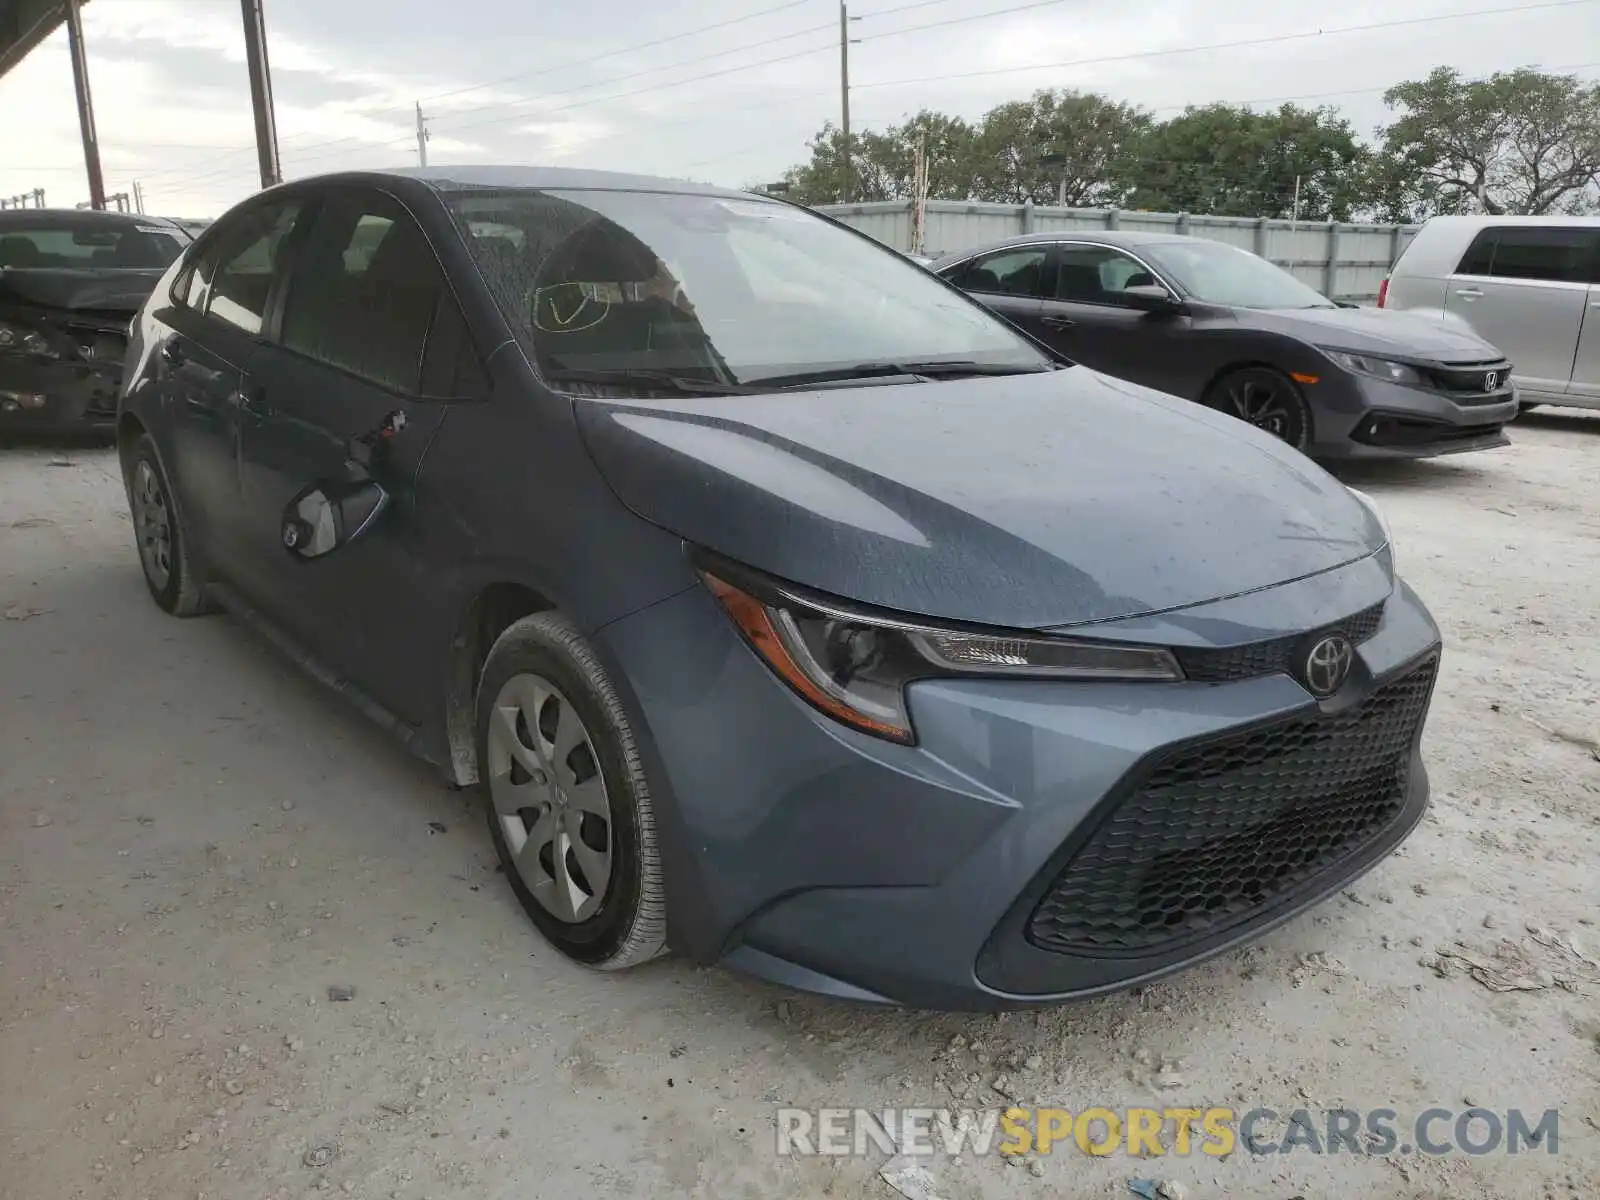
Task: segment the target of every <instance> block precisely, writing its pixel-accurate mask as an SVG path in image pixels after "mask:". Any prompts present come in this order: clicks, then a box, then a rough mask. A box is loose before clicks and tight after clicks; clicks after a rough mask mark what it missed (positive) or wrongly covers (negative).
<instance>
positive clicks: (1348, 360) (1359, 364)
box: [1323, 350, 1428, 385]
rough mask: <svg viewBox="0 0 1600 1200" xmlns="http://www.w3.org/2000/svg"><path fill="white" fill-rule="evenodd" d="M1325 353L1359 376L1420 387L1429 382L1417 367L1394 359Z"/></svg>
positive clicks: (1340, 351) (1332, 352)
mask: <svg viewBox="0 0 1600 1200" xmlns="http://www.w3.org/2000/svg"><path fill="white" fill-rule="evenodd" d="M1323 353H1324V354H1326V355H1327V356H1328V357H1329V358H1331V359H1333V361H1334V362H1336V363H1338V364H1339V365H1340V366H1341V367H1343V368H1344V369H1345V370H1346V371H1354V372H1355V373H1356V374H1357V375H1371V376H1372V377H1373V378H1375V379H1386V380H1388V381H1389V382H1390V383H1408V384H1412V385H1419V384H1426V383H1427V382H1428V381H1427V379H1426V378H1425V377H1424V376H1423V374H1422V372H1421V371H1419V370H1417V368H1416V367H1413V366H1408V365H1407V364H1406V363H1403V362H1395V361H1394V360H1393V359H1388V358H1373V357H1372V356H1371V355H1368V354H1349V353H1347V352H1345V351H1343V350H1324V351H1323Z"/></svg>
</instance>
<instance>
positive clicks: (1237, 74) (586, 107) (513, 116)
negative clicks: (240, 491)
mask: <svg viewBox="0 0 1600 1200" xmlns="http://www.w3.org/2000/svg"><path fill="white" fill-rule="evenodd" d="M265 9H266V19H267V30H268V37H269V42H270V56H271V63H272V71H273V85H274V89H275V92H276V100H277V115H278V135H279V141H280V145H281V151H282V156H283V165H284V173H285V175H286V176H288V177H291V178H293V177H298V176H302V175H310V174H316V173H318V172H322V171H329V170H337V169H343V168H349V167H376V166H386V165H396V164H406V163H414V162H415V161H416V138H415V110H414V108H413V105H414V103H415V102H417V101H419V100H420V101H421V102H422V104H423V108H424V111H425V113H426V114H427V116H428V118H429V123H430V128H431V132H432V140H431V141H430V143H429V155H430V161H431V162H434V163H450V162H488V161H495V162H536V163H556V164H571V165H581V166H590V167H599V168H609V169H625V170H633V171H640V172H646V173H653V174H666V175H675V176H686V177H690V178H695V179H704V180H711V181H715V182H720V183H728V184H734V185H744V184H749V183H752V182H757V181H763V180H767V179H772V178H776V177H777V176H778V174H779V173H780V172H781V171H782V170H783V169H784V168H785V167H786V166H788V165H790V164H792V163H794V162H797V161H800V160H802V159H803V158H804V157H805V154H806V148H805V144H806V141H807V139H808V138H809V137H811V136H812V135H813V134H814V133H815V132H816V131H817V130H818V129H819V128H820V127H821V125H822V124H823V122H824V121H826V120H830V119H831V120H834V121H837V120H838V116H839V50H838V16H839V9H838V4H837V0H790V2H788V3H781V2H780V0H700V2H699V3H691V2H690V0H650V2H649V3H645V2H643V0H583V2H579V0H547V2H546V3H540V4H535V3H530V2H527V0H444V2H442V3H441V2H424V0H265ZM1508 9H1509V10H1512V11H1503V10H1508ZM1488 10H1502V11H1488ZM850 12H851V16H852V18H854V19H853V20H852V22H851V26H850V29H851V36H852V38H854V39H859V41H858V42H857V44H855V45H852V47H851V64H850V74H851V84H852V88H851V113H852V119H853V122H854V124H855V126H856V127H857V128H858V129H859V128H863V127H865V128H874V127H882V126H885V125H889V124H893V123H895V122H897V121H899V120H901V119H903V118H904V117H905V116H906V115H908V114H910V113H914V112H916V111H917V110H918V109H919V108H922V107H924V106H926V107H932V108H937V109H941V110H943V111H946V112H952V113H957V114H960V115H963V116H967V117H976V116H978V115H980V114H981V113H982V112H983V111H984V110H985V109H987V108H988V107H990V106H992V105H994V104H996V103H999V102H1001V101H1004V100H1010V99H1016V98H1021V97H1025V96H1026V95H1028V94H1029V93H1030V92H1032V91H1033V90H1034V89H1036V88H1042V87H1076V88H1083V89H1092V90H1097V91H1102V92H1106V93H1108V94H1110V95H1112V96H1115V97H1118V98H1120V99H1124V100H1129V101H1132V102H1135V103H1138V104H1141V105H1143V106H1145V107H1147V108H1150V109H1153V110H1155V111H1157V113H1170V112H1172V111H1176V110H1178V109H1181V108H1182V107H1183V106H1184V105H1186V104H1201V103H1206V102H1210V101H1216V100H1225V101H1234V102H1244V101H1250V102H1262V103H1267V102H1271V103H1277V102H1281V101H1283V100H1288V99H1295V100H1299V101H1301V102H1303V103H1307V104H1333V105H1338V106H1339V107H1341V108H1342V109H1344V110H1345V112H1346V113H1347V114H1348V115H1349V116H1350V117H1351V118H1352V120H1354V122H1355V123H1356V125H1357V127H1358V128H1359V129H1361V130H1363V131H1366V130H1370V129H1371V127H1372V126H1374V125H1375V124H1377V123H1378V122H1379V121H1380V120H1381V119H1382V118H1383V116H1384V108H1383V103H1382V99H1381V93H1382V91H1383V89H1384V88H1385V87H1387V86H1388V85H1390V84H1391V83H1394V82H1396V81H1398V80H1400V79H1405V78H1413V77H1416V76H1420V75H1423V74H1425V73H1426V72H1427V71H1429V70H1430V69H1432V68H1433V67H1435V66H1438V65H1441V64H1445V65H1450V66H1454V67H1456V68H1458V69H1459V70H1461V71H1462V72H1463V73H1465V74H1467V75H1472V76H1476V75H1486V74H1489V73H1491V72H1493V71H1496V70H1504V69H1509V68H1512V67H1516V66H1521V65H1529V66H1538V67H1542V68H1544V69H1562V70H1569V71H1572V72H1573V73H1576V74H1579V75H1582V76H1584V77H1585V78H1594V77H1596V76H1597V75H1600V0H1581V2H1573V0H1567V2H1566V3H1563V4H1552V3H1549V2H1548V0H1545V2H1542V3H1541V2H1540V0H1531V2H1530V0H1408V2H1407V3H1395V2H1394V0H1353V2H1351V3H1346V4H1329V3H1327V2H1326V0H1316V2H1313V0H1140V2H1139V3H1118V2H1115V0H1053V2H1050V0H1047V2H1043V3H1041V2H1039V0H1033V2H1032V3H1028V2H1027V0H920V2H914V0H852V4H851V9H850ZM84 14H85V17H84V20H85V25H86V41H87V43H88V51H89V61H90V76H91V82H92V86H93V90H94V98H95V108H96V117H97V121H98V125H99V132H100V142H101V154H102V159H103V161H104V165H105V174H106V183H107V190H108V191H110V192H118V191H131V190H132V184H133V181H134V180H138V181H140V183H141V185H142V187H143V190H144V194H145V200H146V208H147V210H149V211H151V212H159V213H164V214H168V215H174V216H212V215H215V214H216V213H218V212H220V211H222V210H223V209H225V208H226V207H227V206H228V205H230V204H232V203H234V202H235V201H237V200H239V199H241V198H243V197H244V196H246V195H248V194H249V193H250V192H251V191H252V190H253V189H254V188H255V186H256V183H257V179H256V167H255V153H254V142H253V133H252V126H251V120H250V99H249V85H248V82H247V79H246V75H245V67H244V44H243V35H242V32H241V26H240V11H239V5H238V3H237V2H236V0H92V2H90V3H88V4H87V6H86V7H85V9H84ZM1457 14H1476V15H1457ZM1441 18H1442V19H1441ZM1400 21H1404V22H1407V23H1405V24H1395V22H1400ZM1371 25H1386V26H1388V27H1387V28H1377V29H1359V28H1353V27H1360V26H1371ZM1319 31H1320V32H1319ZM1251 43H1253V44H1251ZM36 187H42V188H44V189H45V190H46V196H47V202H49V203H50V204H52V205H62V206H66V205H71V204H75V203H77V202H78V201H80V200H83V199H86V198H87V195H88V192H87V187H86V185H85V183H84V181H83V162H82V154H81V151H80V149H79V141H78V127H77V116H76V110H75V108H74V105H73V93H72V73H71V68H70V64H69V61H68V57H67V47H66V37H65V31H60V32H58V33H57V34H56V35H55V36H53V37H52V38H51V39H49V40H48V41H47V42H45V43H43V44H42V45H41V46H39V48H38V49H36V50H35V51H34V52H33V54H32V55H31V56H30V57H29V58H28V59H27V60H26V61H24V62H23V64H22V65H21V66H20V67H18V68H16V69H15V70H13V71H12V72H11V73H10V74H9V75H7V76H6V77H4V78H0V196H9V195H13V194H16V193H18V192H22V191H27V190H32V189H33V188H36Z"/></svg>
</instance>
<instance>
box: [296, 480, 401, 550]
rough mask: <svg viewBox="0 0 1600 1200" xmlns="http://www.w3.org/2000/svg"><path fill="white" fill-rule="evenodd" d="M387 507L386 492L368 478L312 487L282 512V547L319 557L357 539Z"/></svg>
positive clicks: (387, 498)
mask: <svg viewBox="0 0 1600 1200" xmlns="http://www.w3.org/2000/svg"><path fill="white" fill-rule="evenodd" d="M388 507H389V493H388V492H386V491H384V489H383V487H382V485H381V484H378V483H377V482H375V481H373V480H371V479H363V480H358V481H350V482H341V483H318V484H312V485H311V486H310V487H308V488H305V489H304V490H303V491H301V492H300V493H299V495H297V496H296V497H295V498H294V499H293V500H291V501H289V505H288V507H287V508H286V509H284V513H283V526H282V534H281V538H282V541H283V548H284V549H285V550H287V551H288V552H289V553H290V554H293V555H294V556H295V557H296V558H305V559H311V558H321V557H322V556H323V555H325V554H331V553H332V552H333V551H335V550H337V549H338V548H339V547H340V546H343V545H346V544H347V543H349V542H352V541H354V540H355V539H356V538H358V537H360V536H361V535H362V534H363V533H365V532H366V531H367V530H368V529H369V528H371V526H372V523H373V522H374V521H376V520H377V519H378V517H379V516H380V515H382V513H383V510H384V509H386V508H388Z"/></svg>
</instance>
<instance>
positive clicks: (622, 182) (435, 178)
mask: <svg viewBox="0 0 1600 1200" xmlns="http://www.w3.org/2000/svg"><path fill="white" fill-rule="evenodd" d="M384 179H392V180H398V179H410V180H416V181H418V182H421V183H425V184H427V185H428V186H429V187H432V188H434V189H436V190H438V191H441V192H452V191H470V190H471V189H473V188H529V189H539V190H551V189H568V190H580V189H584V190H592V191H612V192H677V193H682V194H684V195H696V196H721V197H725V198H729V199H732V198H735V197H737V198H739V199H743V200H751V199H757V198H758V197H756V196H754V195H753V194H752V193H750V192H741V191H738V190H736V189H733V188H725V187H718V186H716V185H715V184H709V183H695V182H693V181H692V180H688V179H667V178H664V177H662V176H656V175H630V174H626V173H624V172H621V171H590V170H584V169H582V168H577V167H527V166H510V165H494V164H473V165H464V166H448V167H394V168H391V169H387V170H376V171H345V172H339V173H336V174H329V175H314V176H307V177H305V178H301V179H297V180H295V181H294V183H293V184H292V185H290V186H303V185H305V184H318V183H332V182H339V181H349V182H357V181H360V182H367V183H373V182H378V181H381V180H384ZM774 203H777V201H774Z"/></svg>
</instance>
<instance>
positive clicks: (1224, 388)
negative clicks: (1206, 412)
mask: <svg viewBox="0 0 1600 1200" xmlns="http://www.w3.org/2000/svg"><path fill="white" fill-rule="evenodd" d="M1204 403H1205V405H1206V407H1207V408H1214V409H1216V410H1217V411H1218V412H1225V413H1228V414H1229V415H1231V416H1235V417H1238V418H1239V419H1240V420H1241V421H1245V422H1248V423H1249V424H1251V425H1254V426H1255V427H1256V428H1257V429H1261V430H1265V431H1266V432H1267V433H1270V434H1271V435H1272V436H1273V437H1275V438H1277V439H1279V440H1280V441H1283V442H1287V443H1288V444H1289V445H1291V446H1293V447H1294V448H1295V449H1296V450H1304V449H1305V448H1306V447H1307V446H1308V445H1309V444H1310V442H1311V406H1310V405H1309V404H1307V403H1306V399H1305V397H1304V396H1303V395H1301V394H1300V389H1299V388H1298V387H1296V386H1295V384H1294V381H1293V380H1292V379H1290V378H1289V377H1288V376H1287V375H1284V374H1283V373H1282V372H1280V371H1275V370H1273V369H1272V368H1271V367H1238V368H1236V369H1234V370H1232V371H1229V372H1228V373H1227V374H1226V375H1224V376H1222V378H1220V379H1218V380H1217V381H1216V383H1214V384H1212V385H1211V389H1210V390H1209V391H1208V392H1207V393H1206V395H1205V401H1204Z"/></svg>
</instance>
